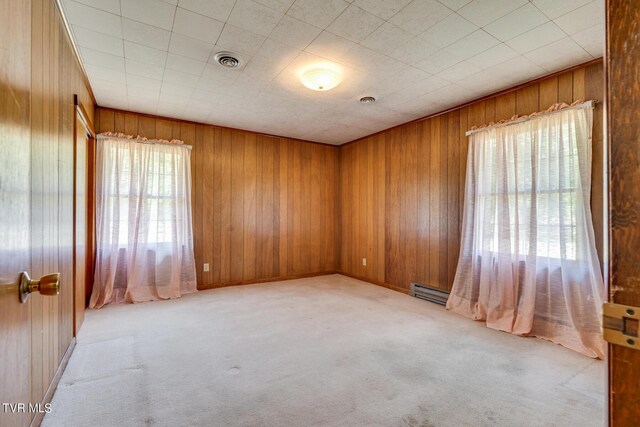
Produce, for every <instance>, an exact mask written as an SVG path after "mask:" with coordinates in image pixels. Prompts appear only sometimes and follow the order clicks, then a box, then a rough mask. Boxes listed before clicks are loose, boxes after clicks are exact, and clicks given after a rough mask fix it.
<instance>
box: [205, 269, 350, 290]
mask: <svg viewBox="0 0 640 427" xmlns="http://www.w3.org/2000/svg"><path fill="white" fill-rule="evenodd" d="M332 274H343V273H340V272H337V271H322V272H319V273H309V274H295V275H292V276H283V277H270V278H268V279H258V280H255V279H254V280H244V281H240V282H228V283H223V284H221V285H198V291H209V290H212V289H218V288H228V287H230V286H243V285H257V284H260V283H272V282H282V281H285V280H296V279H305V278H307V277H318V276H330V275H332Z"/></svg>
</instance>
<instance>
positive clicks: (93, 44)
mask: <svg viewBox="0 0 640 427" xmlns="http://www.w3.org/2000/svg"><path fill="white" fill-rule="evenodd" d="M72 29H73V35H74V38H75V41H76V43H78V46H82V47H88V48H89V49H93V50H97V51H99V52H104V53H108V54H111V55H116V56H124V51H123V50H122V39H121V38H118V37H112V36H108V35H106V34H102V33H96V32H95V31H91V30H87V29H86V28H80V27H76V26H73V27H72Z"/></svg>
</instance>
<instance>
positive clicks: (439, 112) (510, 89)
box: [338, 57, 603, 147]
mask: <svg viewBox="0 0 640 427" xmlns="http://www.w3.org/2000/svg"><path fill="white" fill-rule="evenodd" d="M601 62H603V58H602V57H600V58H596V59H592V60H590V61H587V62H583V63H582V64H578V65H574V66H572V67H569V68H564V69H562V70H560V71H554V72H553V73H549V74H545V75H543V76H540V77H536V78H535V79H532V80H528V81H526V82H523V83H519V84H517V85H516V86H512V87H509V88H507V89H503V90H500V91H498V92H494V93H491V94H489V95H485V96H482V97H480V98H476V99H474V100H471V101H467V102H465V103H463V104H460V105H456V106H454V107H449V108H447V109H446V110H442V111H438V112H437V113H433V114H429V115H428V116H424V117H420V118H419V119H415V120H411V121H409V122H406V123H401V124H399V125H396V126H391V127H390V128H387V129H383V130H380V131H378V132H374V133H372V134H369V135H366V136H362V137H360V138H357V139H354V140H352V141H349V142H345V143H344V144H340V145H338V147H344V146H346V145H349V144H353V143H354V142H358V141H360V140H363V139H366V138H370V137H372V136H374V135H378V134H381V133H384V132H388V131H389V130H391V129H395V128H397V127H400V126H405V125H407V124H410V123H416V122H421V121H423V120H428V119H431V118H433V117H437V116H441V115H443V114H447V113H450V112H452V111H455V110H459V109H461V108H464V107H468V106H470V105H473V104H475V103H477V102H482V101H486V100H487V99H492V98H496V97H498V96H500V95H504V94H507V93H511V92H515V91H517V90H519V89H522V88H524V87H527V86H530V85H532V84H535V83H539V82H541V81H542V80H545V79H548V78H549V77H554V76H557V75H560V74H564V73H567V72H569V71H574V70H577V69H579V68H584V67H588V66H589V65H593V64H598V63H601Z"/></svg>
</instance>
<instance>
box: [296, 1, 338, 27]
mask: <svg viewBox="0 0 640 427" xmlns="http://www.w3.org/2000/svg"><path fill="white" fill-rule="evenodd" d="M347 6H349V3H347V2H346V1H344V0H326V1H318V0H296V2H295V3H293V5H291V7H290V8H289V10H288V11H287V15H290V16H293V17H294V18H298V19H300V20H302V21H304V22H306V23H307V24H311V25H315V26H317V27H320V28H326V27H327V26H328V25H329V24H331V23H332V22H333V20H334V19H336V18H337V17H338V16H340V14H341V13H342V12H343V11H344V10H345V9H346V8H347Z"/></svg>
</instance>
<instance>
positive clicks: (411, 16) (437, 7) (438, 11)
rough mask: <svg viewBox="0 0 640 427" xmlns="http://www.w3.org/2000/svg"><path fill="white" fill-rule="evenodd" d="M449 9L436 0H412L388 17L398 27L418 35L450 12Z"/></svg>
mask: <svg viewBox="0 0 640 427" xmlns="http://www.w3.org/2000/svg"><path fill="white" fill-rule="evenodd" d="M451 12H452V11H451V9H449V8H448V7H446V6H444V5H443V4H442V3H439V2H437V1H436V0H413V1H412V2H411V3H409V5H407V6H406V7H405V8H404V9H402V10H401V11H400V12H398V13H397V14H395V15H394V16H393V17H391V18H390V19H389V22H391V23H392V24H395V25H397V26H398V27H400V28H402V29H404V30H406V31H408V32H410V33H412V34H414V35H418V34H420V33H421V32H423V31H425V30H427V29H428V28H429V27H431V26H432V25H434V24H436V23H437V22H438V21H440V20H442V19H444V18H446V17H447V16H449V15H450V14H451Z"/></svg>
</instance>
